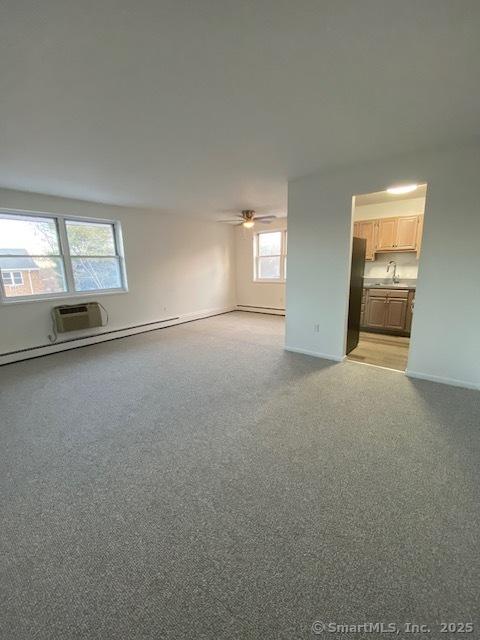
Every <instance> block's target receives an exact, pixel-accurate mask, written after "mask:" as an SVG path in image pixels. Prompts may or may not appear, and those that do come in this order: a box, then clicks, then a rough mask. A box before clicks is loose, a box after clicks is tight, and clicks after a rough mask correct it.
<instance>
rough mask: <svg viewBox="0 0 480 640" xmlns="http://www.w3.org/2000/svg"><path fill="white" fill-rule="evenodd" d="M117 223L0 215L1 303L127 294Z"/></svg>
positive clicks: (56, 217)
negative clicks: (91, 294)
mask: <svg viewBox="0 0 480 640" xmlns="http://www.w3.org/2000/svg"><path fill="white" fill-rule="evenodd" d="M124 268H125V267H124V260H123V254H122V246H121V235H120V226H119V224H118V223H116V222H106V221H100V220H85V219H81V220H80V219H74V218H64V217H60V216H55V217H54V216H51V217H50V216H41V215H32V214H30V215H27V214H25V215H24V214H16V213H1V212H0V272H1V274H2V278H1V279H0V285H1V294H2V299H3V300H4V301H14V300H36V299H42V298H51V297H68V296H73V295H78V294H80V293H83V292H96V293H107V292H111V291H121V290H125V289H126V280H125V273H124Z"/></svg>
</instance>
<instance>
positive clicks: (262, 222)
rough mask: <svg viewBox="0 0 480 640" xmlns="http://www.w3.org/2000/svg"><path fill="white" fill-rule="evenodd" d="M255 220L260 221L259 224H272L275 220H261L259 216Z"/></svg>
mask: <svg viewBox="0 0 480 640" xmlns="http://www.w3.org/2000/svg"><path fill="white" fill-rule="evenodd" d="M255 222H258V224H272V222H273V220H259V219H258V218H257V219H256V220H255Z"/></svg>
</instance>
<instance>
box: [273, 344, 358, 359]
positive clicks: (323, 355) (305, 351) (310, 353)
mask: <svg viewBox="0 0 480 640" xmlns="http://www.w3.org/2000/svg"><path fill="white" fill-rule="evenodd" d="M285 351H291V352H292V353H301V354H303V355H304V356H313V357H314V358H322V359H323V360H333V361H334V362H343V361H344V360H345V357H346V356H333V355H332V354H330V353H320V351H311V350H309V349H298V348H297V347H289V346H288V345H285Z"/></svg>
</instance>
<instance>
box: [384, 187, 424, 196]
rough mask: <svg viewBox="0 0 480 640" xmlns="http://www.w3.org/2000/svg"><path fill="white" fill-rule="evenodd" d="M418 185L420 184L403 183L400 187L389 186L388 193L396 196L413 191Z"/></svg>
mask: <svg viewBox="0 0 480 640" xmlns="http://www.w3.org/2000/svg"><path fill="white" fill-rule="evenodd" d="M417 187H418V184H403V185H400V186H398V187H389V188H388V189H387V193H391V194H392V195H394V196H399V195H401V194H402V193H410V192H411V191H415V189H416V188H417Z"/></svg>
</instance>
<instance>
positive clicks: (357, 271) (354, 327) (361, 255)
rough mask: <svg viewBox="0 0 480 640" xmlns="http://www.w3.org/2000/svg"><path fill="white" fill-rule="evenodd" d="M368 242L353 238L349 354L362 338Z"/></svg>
mask: <svg viewBox="0 0 480 640" xmlns="http://www.w3.org/2000/svg"><path fill="white" fill-rule="evenodd" d="M366 247H367V241H366V240H365V239H364V238H355V237H354V238H353V246H352V267H351V275H350V301H349V305H348V331H347V353H350V351H352V350H353V349H355V347H356V346H357V345H358V339H359V337H360V314H361V311H362V290H363V270H364V269H365V251H366Z"/></svg>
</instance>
